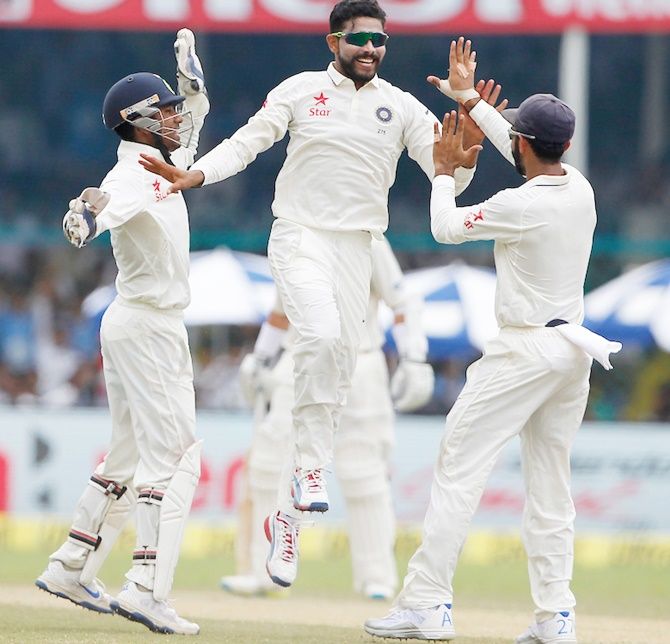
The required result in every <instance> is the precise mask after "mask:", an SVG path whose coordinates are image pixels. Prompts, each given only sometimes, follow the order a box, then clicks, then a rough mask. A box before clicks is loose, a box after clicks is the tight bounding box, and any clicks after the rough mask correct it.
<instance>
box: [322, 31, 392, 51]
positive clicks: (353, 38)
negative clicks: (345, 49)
mask: <svg viewBox="0 0 670 644" xmlns="http://www.w3.org/2000/svg"><path fill="white" fill-rule="evenodd" d="M330 35H331V36H335V38H344V42H346V43H347V44H349V45H355V46H356V47H365V45H367V44H368V40H369V41H370V42H371V43H372V46H373V47H383V46H384V45H385V44H386V41H387V40H388V39H389V35H388V34H385V33H384V32H383V31H354V32H348V33H347V32H346V31H336V32H334V33H332V34H330Z"/></svg>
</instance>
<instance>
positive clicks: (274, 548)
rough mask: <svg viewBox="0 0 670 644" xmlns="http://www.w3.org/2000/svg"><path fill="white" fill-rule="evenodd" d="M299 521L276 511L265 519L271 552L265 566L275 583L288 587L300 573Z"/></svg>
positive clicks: (266, 534)
mask: <svg viewBox="0 0 670 644" xmlns="http://www.w3.org/2000/svg"><path fill="white" fill-rule="evenodd" d="M298 526H299V522H298V520H297V519H293V518H292V517H289V516H287V515H285V514H284V513H283V512H275V513H274V514H272V515H270V516H269V517H267V518H266V519H265V536H266V537H267V539H268V541H269V542H270V554H269V555H268V558H267V561H266V562H265V568H266V570H267V571H268V575H270V579H272V581H273V582H274V583H275V584H278V585H279V586H282V587H284V588H287V587H288V586H290V585H291V584H292V583H293V582H294V581H295V578H296V576H297V575H298V534H299V532H300V529H299V527H298Z"/></svg>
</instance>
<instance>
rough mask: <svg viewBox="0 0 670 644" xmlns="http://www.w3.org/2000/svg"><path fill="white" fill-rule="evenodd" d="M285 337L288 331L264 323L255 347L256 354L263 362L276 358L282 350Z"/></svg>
mask: <svg viewBox="0 0 670 644" xmlns="http://www.w3.org/2000/svg"><path fill="white" fill-rule="evenodd" d="M285 335H286V329H280V328H279V327H276V326H274V325H272V324H270V323H269V322H267V321H265V322H263V324H262V326H261V330H260V331H259V332H258V337H257V338H256V344H255V345H254V354H255V355H256V356H257V357H258V358H260V359H261V360H264V359H268V358H274V357H275V356H276V355H277V353H279V350H280V349H281V346H282V340H283V339H284V336H285Z"/></svg>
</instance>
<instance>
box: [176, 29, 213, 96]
mask: <svg viewBox="0 0 670 644" xmlns="http://www.w3.org/2000/svg"><path fill="white" fill-rule="evenodd" d="M174 55H175V58H176V59H177V87H178V89H179V93H180V94H181V95H182V96H187V95H193V94H199V93H200V92H206V89H205V75H204V73H203V71H202V65H201V64H200V59H199V58H198V55H197V54H196V53H195V36H194V35H193V32H192V31H191V30H190V29H186V28H184V29H180V30H179V31H178V32H177V40H175V41H174Z"/></svg>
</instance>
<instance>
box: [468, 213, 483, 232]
mask: <svg viewBox="0 0 670 644" xmlns="http://www.w3.org/2000/svg"><path fill="white" fill-rule="evenodd" d="M478 221H484V211H483V210H482V209H481V208H480V209H479V212H469V213H468V214H467V215H465V219H464V220H463V225H464V226H465V227H466V228H467V229H468V230H472V229H473V228H474V227H475V223H477V222H478Z"/></svg>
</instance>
